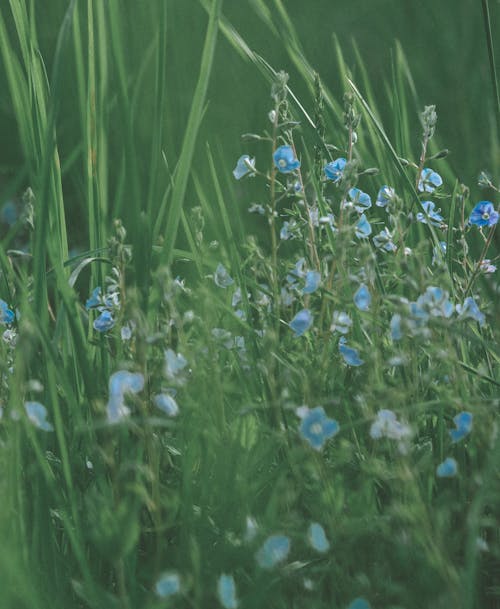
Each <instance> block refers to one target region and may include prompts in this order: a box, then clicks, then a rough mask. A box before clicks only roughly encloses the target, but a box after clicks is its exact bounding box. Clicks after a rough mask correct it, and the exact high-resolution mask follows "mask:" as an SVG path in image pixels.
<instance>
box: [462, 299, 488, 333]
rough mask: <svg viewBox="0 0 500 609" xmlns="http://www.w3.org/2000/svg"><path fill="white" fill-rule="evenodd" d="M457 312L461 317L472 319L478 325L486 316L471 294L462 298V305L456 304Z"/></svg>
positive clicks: (484, 320)
mask: <svg viewBox="0 0 500 609" xmlns="http://www.w3.org/2000/svg"><path fill="white" fill-rule="evenodd" d="M457 313H458V314H459V316H460V317H461V318H462V319H467V318H470V319H474V320H475V321H477V323H478V324H479V325H480V326H484V324H485V323H486V317H485V315H484V313H482V312H481V310H480V309H479V307H478V306H477V303H476V301H475V300H474V298H472V296H468V297H467V298H466V299H465V300H464V304H463V305H457Z"/></svg>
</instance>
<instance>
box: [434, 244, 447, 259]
mask: <svg viewBox="0 0 500 609" xmlns="http://www.w3.org/2000/svg"><path fill="white" fill-rule="evenodd" d="M447 247H448V246H447V244H446V241H440V242H439V244H438V245H435V246H434V247H433V248H432V264H442V263H443V261H444V257H445V256H446V249H447Z"/></svg>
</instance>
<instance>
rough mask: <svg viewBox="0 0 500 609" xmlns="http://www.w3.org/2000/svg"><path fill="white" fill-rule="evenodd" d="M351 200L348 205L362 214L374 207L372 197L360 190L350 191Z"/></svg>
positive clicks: (353, 189) (352, 189)
mask: <svg viewBox="0 0 500 609" xmlns="http://www.w3.org/2000/svg"><path fill="white" fill-rule="evenodd" d="M349 199H350V200H349V201H348V205H352V206H353V207H354V209H355V210H356V211H358V212H359V213H360V214H362V213H363V212H364V211H365V210H367V209H368V208H370V207H371V206H372V200H371V198H370V195H368V194H366V192H363V191H362V190H360V189H359V188H351V189H350V190H349Z"/></svg>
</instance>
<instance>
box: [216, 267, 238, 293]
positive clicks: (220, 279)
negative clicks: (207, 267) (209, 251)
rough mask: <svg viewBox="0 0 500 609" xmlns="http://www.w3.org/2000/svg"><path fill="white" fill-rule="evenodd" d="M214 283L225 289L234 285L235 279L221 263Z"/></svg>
mask: <svg viewBox="0 0 500 609" xmlns="http://www.w3.org/2000/svg"><path fill="white" fill-rule="evenodd" d="M214 282H215V285H216V286H217V287H219V288H224V289H225V288H228V287H229V286H230V285H233V283H234V279H233V278H232V277H231V276H230V275H229V273H228V272H227V270H226V268H225V267H224V265H222V264H221V263H220V262H219V264H218V265H217V268H216V269H215V274H214Z"/></svg>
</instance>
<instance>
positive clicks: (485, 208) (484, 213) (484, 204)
mask: <svg viewBox="0 0 500 609" xmlns="http://www.w3.org/2000/svg"><path fill="white" fill-rule="evenodd" d="M497 222H498V212H497V211H495V207H494V205H493V203H492V202H491V201H479V203H478V204H477V205H476V206H475V207H474V209H473V210H472V212H471V215H470V216H469V223H470V224H475V225H476V226H494V225H495V224H496V223H497Z"/></svg>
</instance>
